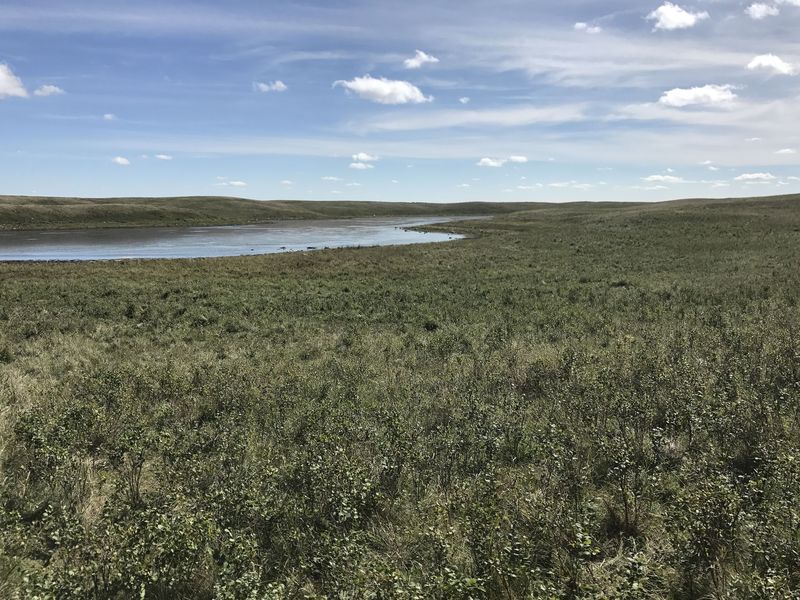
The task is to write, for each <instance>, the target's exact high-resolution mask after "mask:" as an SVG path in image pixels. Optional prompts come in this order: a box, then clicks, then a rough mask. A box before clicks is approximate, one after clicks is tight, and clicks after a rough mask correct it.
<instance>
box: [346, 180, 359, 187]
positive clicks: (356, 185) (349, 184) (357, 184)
mask: <svg viewBox="0 0 800 600" xmlns="http://www.w3.org/2000/svg"><path fill="white" fill-rule="evenodd" d="M345 185H346V186H347V187H361V184H360V183H357V182H355V181H352V182H350V183H346V184H345Z"/></svg>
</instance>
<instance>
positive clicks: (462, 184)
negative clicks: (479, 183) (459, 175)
mask: <svg viewBox="0 0 800 600" xmlns="http://www.w3.org/2000/svg"><path fill="white" fill-rule="evenodd" d="M458 187H460V188H463V189H467V188H469V187H472V186H471V185H470V184H468V183H459V184H458Z"/></svg>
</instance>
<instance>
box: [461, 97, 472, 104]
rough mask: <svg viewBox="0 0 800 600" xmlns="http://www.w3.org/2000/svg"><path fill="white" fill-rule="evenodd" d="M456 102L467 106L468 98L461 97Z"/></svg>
mask: <svg viewBox="0 0 800 600" xmlns="http://www.w3.org/2000/svg"><path fill="white" fill-rule="evenodd" d="M458 101H459V102H460V103H461V104H469V102H470V98H469V96H462V97H461V98H459V99H458Z"/></svg>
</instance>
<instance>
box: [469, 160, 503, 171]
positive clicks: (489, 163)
mask: <svg viewBox="0 0 800 600" xmlns="http://www.w3.org/2000/svg"><path fill="white" fill-rule="evenodd" d="M506 162H507V161H506V159H505V158H482V159H480V160H479V161H478V162H477V163H476V164H477V165H478V166H479V167H492V168H495V169H497V168H499V167H502V166H503V165H504V164H506Z"/></svg>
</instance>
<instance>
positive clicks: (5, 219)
mask: <svg viewBox="0 0 800 600" xmlns="http://www.w3.org/2000/svg"><path fill="white" fill-rule="evenodd" d="M535 206H537V205H536V204H533V203H515V202H460V203H454V204H438V203H433V202H360V201H310V200H265V201H260V200H246V199H242V198H230V197H215V196H185V197H174V198H53V197H33V196H0V231H2V230H9V229H15V230H33V229H95V228H114V227H199V226H212V225H252V224H257V223H267V222H270V221H277V220H288V219H343V218H355V217H393V216H398V217H399V216H402V217H405V216H428V215H435V216H450V215H454V216H456V215H492V214H503V213H510V212H516V211H519V210H526V209H530V208H533V207H535Z"/></svg>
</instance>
